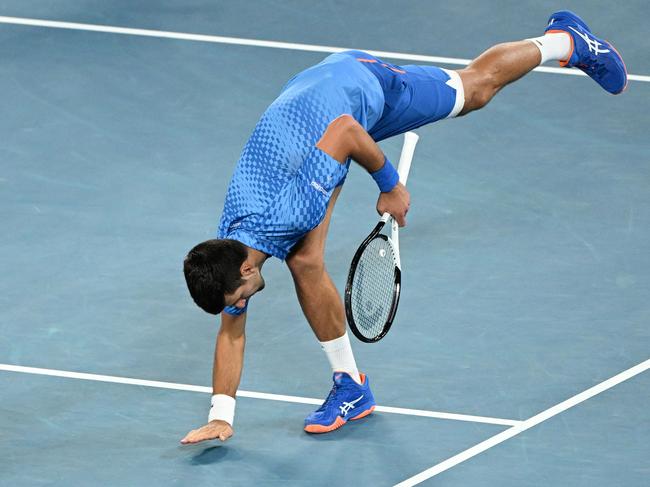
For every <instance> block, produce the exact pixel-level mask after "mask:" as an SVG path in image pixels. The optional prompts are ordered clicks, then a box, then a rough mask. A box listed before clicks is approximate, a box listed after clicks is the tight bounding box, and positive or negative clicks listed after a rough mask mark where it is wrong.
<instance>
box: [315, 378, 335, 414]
mask: <svg viewBox="0 0 650 487" xmlns="http://www.w3.org/2000/svg"><path fill="white" fill-rule="evenodd" d="M338 390H339V386H337V385H336V383H335V384H334V385H333V386H332V389H331V390H330V393H329V394H328V395H327V398H326V399H325V402H324V403H323V404H322V405H321V407H319V408H318V409H317V410H316V411H324V410H325V409H326V408H327V406H328V405H329V403H330V402H331V401H333V400H334V399H335V398H336V394H337V393H338Z"/></svg>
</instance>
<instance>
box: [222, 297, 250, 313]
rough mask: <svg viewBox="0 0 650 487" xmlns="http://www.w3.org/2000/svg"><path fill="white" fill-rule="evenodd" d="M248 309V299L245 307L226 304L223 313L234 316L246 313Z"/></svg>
mask: <svg viewBox="0 0 650 487" xmlns="http://www.w3.org/2000/svg"><path fill="white" fill-rule="evenodd" d="M247 309H248V300H246V306H244V307H243V308H238V307H236V306H226V307H225V308H224V309H223V313H226V314H229V315H233V316H239V315H242V314H244V313H245V312H246V310H247Z"/></svg>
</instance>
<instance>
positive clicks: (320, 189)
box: [309, 181, 329, 196]
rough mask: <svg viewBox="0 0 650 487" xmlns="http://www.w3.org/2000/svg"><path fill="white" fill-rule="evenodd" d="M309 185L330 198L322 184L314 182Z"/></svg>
mask: <svg viewBox="0 0 650 487" xmlns="http://www.w3.org/2000/svg"><path fill="white" fill-rule="evenodd" d="M309 185H310V186H311V187H312V188H314V189H315V190H316V191H318V192H319V193H322V194H324V195H325V196H329V193H328V192H327V191H325V188H323V187H322V186H321V185H320V184H318V183H317V182H316V181H312V182H311V183H310V184H309Z"/></svg>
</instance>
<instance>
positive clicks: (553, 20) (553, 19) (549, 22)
mask: <svg viewBox="0 0 650 487" xmlns="http://www.w3.org/2000/svg"><path fill="white" fill-rule="evenodd" d="M553 22H555V18H552V19H551V20H549V21H548V25H547V26H546V27H550V26H551V24H552V23H553Z"/></svg>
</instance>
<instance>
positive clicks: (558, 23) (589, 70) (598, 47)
mask: <svg viewBox="0 0 650 487" xmlns="http://www.w3.org/2000/svg"><path fill="white" fill-rule="evenodd" d="M545 32H546V33H549V32H566V33H568V34H569V36H570V37H571V54H570V56H569V57H568V58H567V59H564V60H562V61H560V66H566V67H574V66H575V67H576V68H578V69H580V70H581V71H584V72H585V73H586V74H587V75H589V77H590V78H591V79H593V80H594V81H595V82H596V83H598V84H599V85H600V86H602V87H603V88H604V89H605V90H607V91H608V92H610V93H612V94H613V95H618V94H619V93H621V92H622V91H623V90H625V88H626V87H627V70H626V69H625V63H624V62H623V58H622V57H621V55H620V54H619V53H618V52H617V51H616V49H615V48H614V46H612V45H611V44H610V43H609V42H607V41H605V40H602V39H599V38H598V37H596V36H595V35H593V34H592V33H591V30H590V29H589V27H588V26H587V24H585V22H584V21H583V20H582V19H581V18H580V17H578V16H577V15H576V14H574V13H573V12H570V11H569V10H560V11H559V12H555V13H554V14H552V15H551V17H550V18H549V22H548V26H547V27H546V30H545Z"/></svg>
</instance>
